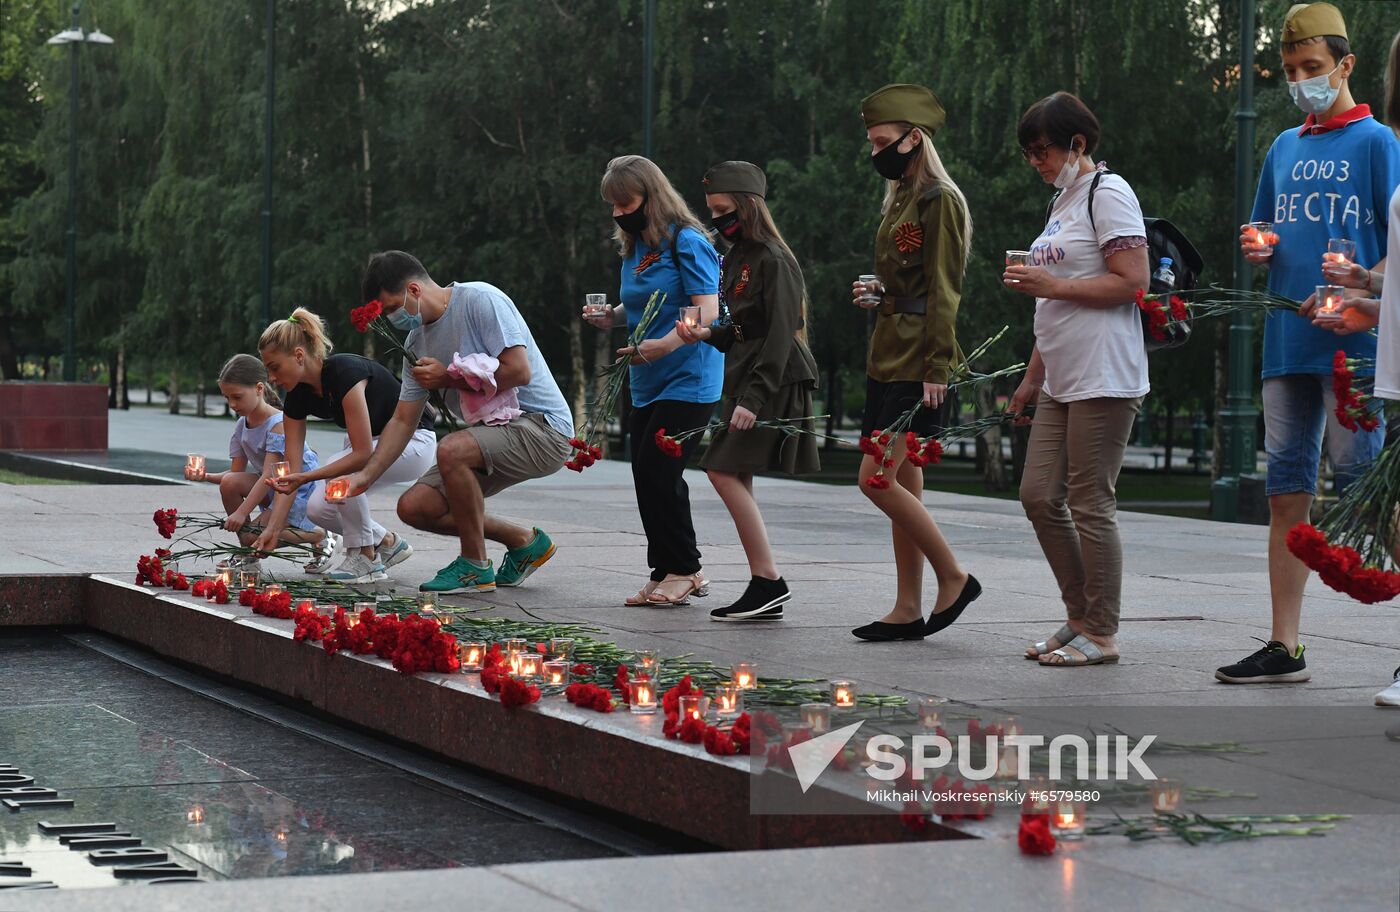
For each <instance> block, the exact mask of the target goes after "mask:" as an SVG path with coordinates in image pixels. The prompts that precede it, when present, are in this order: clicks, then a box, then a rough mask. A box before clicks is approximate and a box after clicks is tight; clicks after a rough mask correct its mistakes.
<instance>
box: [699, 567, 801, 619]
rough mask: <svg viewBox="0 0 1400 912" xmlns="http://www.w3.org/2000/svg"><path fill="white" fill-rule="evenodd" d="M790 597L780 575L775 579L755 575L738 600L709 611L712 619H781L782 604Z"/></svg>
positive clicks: (790, 594)
mask: <svg viewBox="0 0 1400 912" xmlns="http://www.w3.org/2000/svg"><path fill="white" fill-rule="evenodd" d="M791 598H792V593H791V592H789V591H788V587H787V583H785V582H783V578H782V577H781V576H780V577H778V578H777V579H775V580H770V579H764V578H763V577H761V576H755V577H752V578H750V579H749V585H748V587H747V588H746V589H744V594H743V595H741V596H739V601H737V602H735V603H734V604H732V605H726V606H725V607H723V608H716V609H715V610H713V611H711V612H710V620H712V621H781V620H782V619H783V605H785V604H787V602H788V601H789V600H790V599H791Z"/></svg>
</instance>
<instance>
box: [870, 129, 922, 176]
mask: <svg viewBox="0 0 1400 912" xmlns="http://www.w3.org/2000/svg"><path fill="white" fill-rule="evenodd" d="M913 132H914V128H913V127H910V128H909V129H908V130H905V131H904V135H903V136H901V137H900V138H899V139H896V140H895V141H894V142H892V143H890V144H889V145H888V146H885V148H883V149H881V150H880V151H879V152H876V153H875V154H874V155H872V156H870V163H871V164H872V165H874V166H875V170H876V171H879V172H880V176H881V177H883V178H884V179H885V180H892V181H896V180H899V179H900V178H901V177H903V176H904V169H905V168H907V167H909V160H910V159H912V158H913V157H914V153H916V152H918V151H919V147H918V146H914V147H913V148H911V149H910V150H909V151H908V152H901V151H899V144H900V143H902V142H904V140H905V139H906V138H907V137H908V136H909V134H910V133H913Z"/></svg>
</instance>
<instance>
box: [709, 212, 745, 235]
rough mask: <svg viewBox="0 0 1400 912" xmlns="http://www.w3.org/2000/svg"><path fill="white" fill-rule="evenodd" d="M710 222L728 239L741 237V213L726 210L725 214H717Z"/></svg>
mask: <svg viewBox="0 0 1400 912" xmlns="http://www.w3.org/2000/svg"><path fill="white" fill-rule="evenodd" d="M710 224H711V225H713V226H714V229H715V230H716V231H718V232H719V233H720V234H721V235H723V236H724V239H725V240H726V241H736V240H738V239H739V213H737V212H726V213H725V214H724V215H717V216H715V217H714V218H712V219H710Z"/></svg>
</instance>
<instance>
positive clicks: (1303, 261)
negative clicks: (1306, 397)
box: [1252, 117, 1400, 377]
mask: <svg viewBox="0 0 1400 912" xmlns="http://www.w3.org/2000/svg"><path fill="white" fill-rule="evenodd" d="M1397 184H1400V142H1397V141H1396V139H1395V134H1394V133H1392V132H1391V130H1390V128H1389V127H1386V126H1383V125H1382V124H1380V123H1377V122H1376V120H1375V118H1373V117H1364V118H1362V119H1360V120H1356V121H1353V122H1352V123H1350V124H1348V125H1347V126H1345V127H1342V128H1341V129H1338V130H1330V131H1328V132H1326V133H1316V134H1313V133H1306V134H1303V135H1301V136H1300V135H1299V134H1298V128H1297V127H1293V128H1291V129H1288V130H1285V131H1283V132H1282V133H1280V134H1279V136H1278V138H1277V139H1275V140H1274V144H1273V146H1272V147H1270V149H1269V154H1268V156H1267V157H1266V158H1265V159H1264V170H1263V172H1262V173H1261V174H1260V176H1259V192H1258V193H1257V194H1256V195H1255V198H1254V215H1253V216H1252V219H1253V220H1254V221H1269V222H1273V223H1274V231H1275V232H1277V234H1278V244H1277V245H1276V246H1275V247H1274V255H1273V258H1272V262H1270V264H1269V290H1271V291H1273V292H1276V293H1278V294H1281V295H1283V296H1285V297H1288V298H1292V299H1293V300H1295V301H1301V300H1303V299H1305V298H1306V297H1307V296H1308V295H1310V294H1312V293H1313V291H1314V290H1316V287H1317V286H1318V285H1325V284H1327V279H1326V277H1325V276H1323V274H1322V255H1323V254H1324V253H1326V252H1327V240H1328V239H1329V238H1334V237H1335V238H1350V239H1351V240H1353V241H1355V242H1356V260H1357V262H1358V263H1360V264H1362V265H1363V266H1367V267H1371V266H1375V265H1376V263H1377V262H1379V261H1380V260H1381V259H1382V258H1383V257H1384V256H1385V245H1386V228H1387V220H1388V211H1387V203H1388V201H1389V199H1390V194H1391V193H1392V192H1394V190H1395V187H1396V185H1397ZM1338 349H1342V350H1344V351H1345V352H1346V353H1347V355H1348V356H1349V357H1353V358H1374V357H1375V356H1376V340H1375V337H1373V336H1372V335H1371V334H1369V333H1356V334H1354V335H1350V336H1338V335H1337V334H1335V333H1333V332H1330V331H1328V330H1325V329H1319V328H1318V327H1316V326H1313V325H1312V323H1311V322H1310V321H1308V320H1306V319H1304V318H1303V317H1300V316H1298V315H1297V314H1295V313H1288V312H1285V311H1277V310H1276V311H1270V312H1269V314H1268V316H1267V317H1266V318H1265V321H1264V370H1263V376H1264V377H1279V376H1282V375H1285V374H1330V373H1332V356H1333V354H1334V353H1335V352H1336V351H1337V350H1338Z"/></svg>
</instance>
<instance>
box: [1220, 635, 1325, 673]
mask: <svg viewBox="0 0 1400 912" xmlns="http://www.w3.org/2000/svg"><path fill="white" fill-rule="evenodd" d="M1303 649H1304V647H1303V645H1302V644H1301V643H1300V644H1298V654H1297V655H1289V654H1288V647H1287V646H1285V645H1283V644H1282V643H1280V642H1279V641H1278V640H1270V641H1269V642H1267V643H1265V644H1264V647H1263V648H1262V649H1260V650H1259V651H1258V652H1255V653H1254V654H1253V655H1249V656H1246V657H1245V658H1243V659H1241V660H1240V661H1238V662H1236V663H1235V664H1233V665H1226V666H1225V667H1224V668H1220V669H1217V670H1216V672H1215V678H1216V680H1217V681H1224V682H1225V683H1226V684H1298V683H1301V682H1303V681H1306V680H1308V679H1309V678H1311V677H1312V672H1310V671H1308V663H1307V662H1305V661H1304V660H1303Z"/></svg>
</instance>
